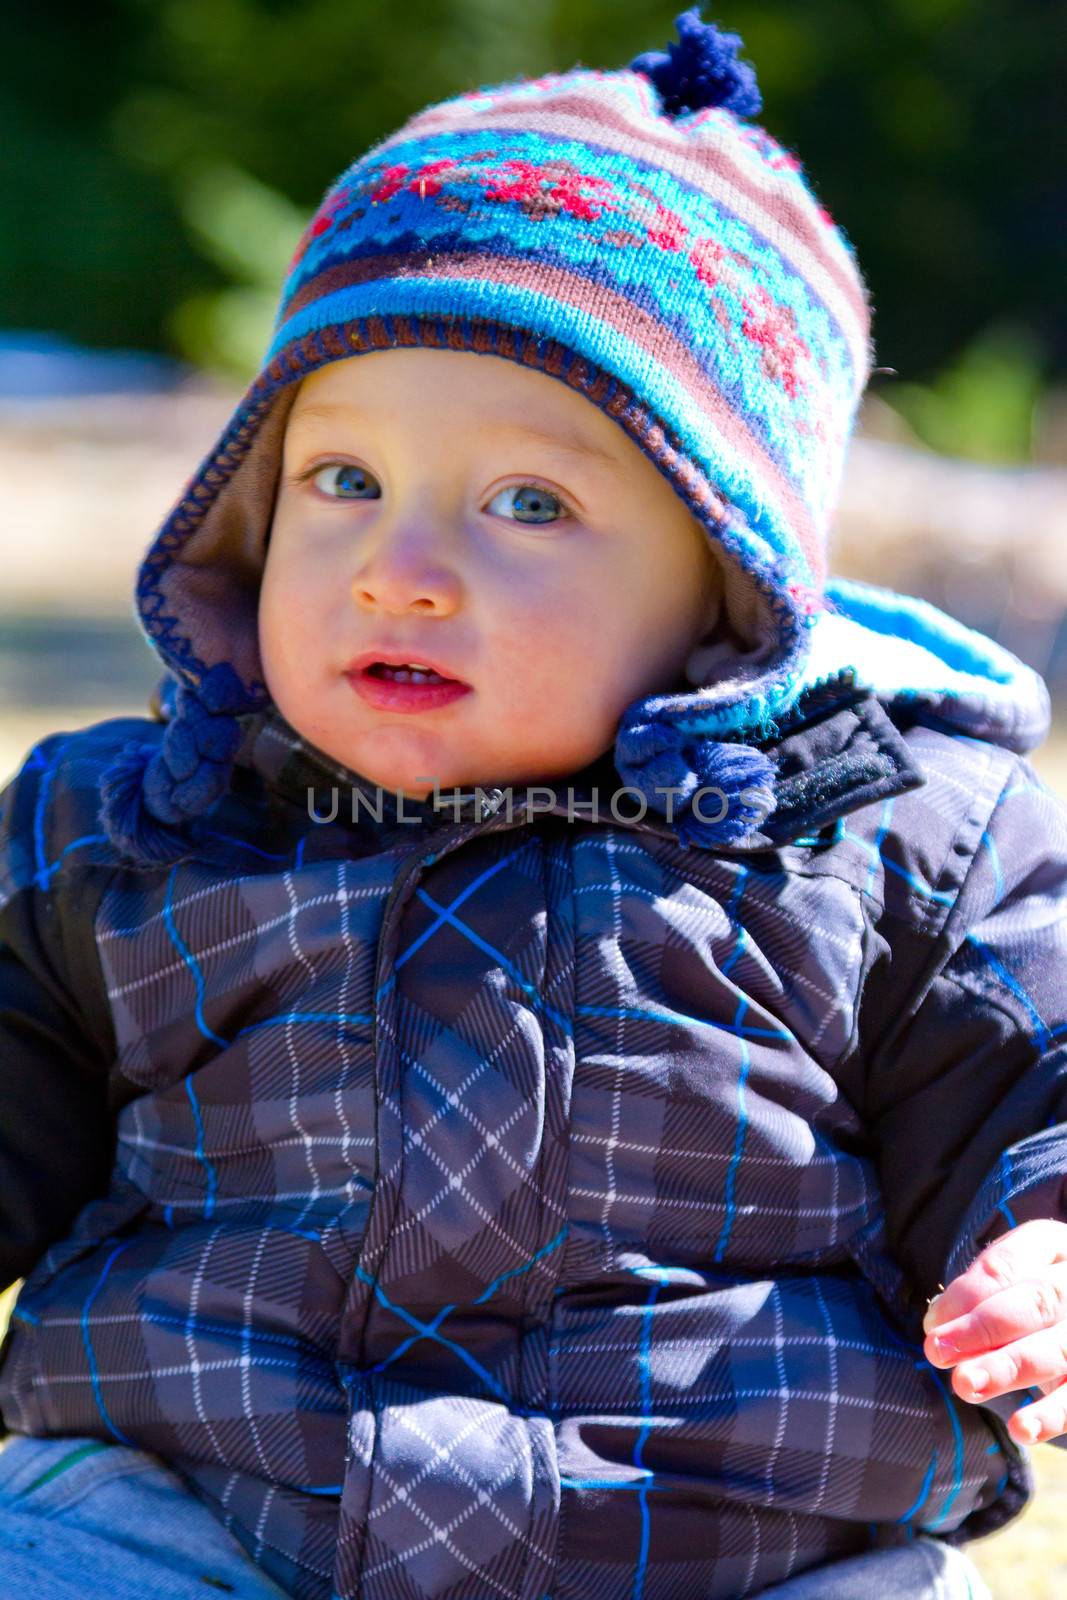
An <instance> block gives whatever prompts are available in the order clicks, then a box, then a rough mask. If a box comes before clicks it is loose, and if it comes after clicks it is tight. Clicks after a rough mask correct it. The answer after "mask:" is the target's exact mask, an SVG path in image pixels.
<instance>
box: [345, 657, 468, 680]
mask: <svg viewBox="0 0 1067 1600" xmlns="http://www.w3.org/2000/svg"><path fill="white" fill-rule="evenodd" d="M364 671H365V672H366V673H367V675H368V676H369V677H372V678H381V679H383V680H384V681H385V682H386V683H458V682H459V681H460V680H459V679H458V678H443V677H442V676H441V674H440V673H439V672H435V671H434V669H433V667H426V666H422V665H420V664H419V663H417V662H408V663H406V664H405V665H404V666H396V667H394V666H390V665H389V663H388V662H385V661H374V662H372V663H371V665H370V666H369V667H365V668H364Z"/></svg>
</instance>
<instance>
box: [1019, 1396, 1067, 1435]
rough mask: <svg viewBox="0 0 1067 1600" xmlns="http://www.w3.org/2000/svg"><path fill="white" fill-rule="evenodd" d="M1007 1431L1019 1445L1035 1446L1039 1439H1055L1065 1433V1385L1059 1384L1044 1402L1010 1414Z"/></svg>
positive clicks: (1035, 1402) (1066, 1413)
mask: <svg viewBox="0 0 1067 1600" xmlns="http://www.w3.org/2000/svg"><path fill="white" fill-rule="evenodd" d="M1008 1431H1009V1433H1010V1434H1011V1436H1012V1438H1013V1439H1015V1440H1016V1441H1017V1443H1019V1444H1036V1443H1037V1441H1038V1440H1039V1439H1056V1438H1058V1437H1059V1436H1060V1434H1061V1433H1067V1383H1061V1384H1060V1385H1059V1387H1058V1388H1056V1389H1053V1390H1052V1391H1051V1392H1050V1393H1049V1395H1048V1396H1047V1397H1046V1398H1045V1399H1044V1400H1034V1401H1033V1402H1032V1403H1031V1404H1030V1405H1028V1406H1020V1408H1019V1410H1018V1411H1014V1412H1012V1415H1011V1417H1010V1418H1009V1419H1008Z"/></svg>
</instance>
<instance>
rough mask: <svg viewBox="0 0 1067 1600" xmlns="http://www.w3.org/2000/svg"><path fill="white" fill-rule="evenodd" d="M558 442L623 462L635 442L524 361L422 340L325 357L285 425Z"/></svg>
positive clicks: (570, 450) (605, 459) (592, 407)
mask: <svg viewBox="0 0 1067 1600" xmlns="http://www.w3.org/2000/svg"><path fill="white" fill-rule="evenodd" d="M361 424H362V425H367V424H372V425H374V426H376V427H381V426H385V427H393V428H396V429H400V428H407V429H414V430H423V431H425V430H426V429H427V428H430V429H432V430H433V433H434V435H435V436H438V437H440V436H442V435H446V436H450V437H452V438H461V439H470V438H472V437H477V438H479V439H484V440H486V441H487V442H488V441H492V440H496V439H499V440H500V441H501V442H522V440H524V439H525V440H527V441H529V442H530V443H538V444H552V445H555V446H557V447H558V448H561V449H563V450H564V451H565V452H566V453H568V454H571V455H583V456H586V457H588V458H589V459H590V460H593V461H602V462H603V463H605V464H610V465H615V466H619V465H621V464H622V463H623V462H624V461H625V459H626V456H627V455H628V453H629V451H630V450H632V449H633V448H635V447H634V446H633V445H631V444H630V442H629V440H628V439H627V438H626V436H625V434H624V433H623V430H622V429H621V427H620V425H619V424H618V423H617V422H615V421H614V420H613V419H612V418H610V417H609V416H608V415H607V414H606V413H605V412H604V411H603V410H602V409H601V408H600V407H599V406H597V405H595V404H594V402H593V401H592V400H590V399H589V398H587V397H586V396H585V395H582V394H579V393H578V392H577V391H576V390H575V389H574V388H572V387H571V386H570V385H568V384H567V383H565V382H564V381H563V380H562V379H561V378H559V377H555V376H551V375H549V374H548V373H545V372H540V371H538V370H537V369H536V368H535V367H531V366H527V365H525V364H523V363H522V362H521V361H518V360H512V359H510V358H506V357H502V356H496V355H491V354H488V353H487V354H482V353H480V352H474V351H469V350H441V349H437V348H428V347H422V346H414V347H405V348H397V349H388V350H373V351H369V352H367V353H365V354H361V355H357V356H349V357H344V358H341V359H338V360H336V361H332V362H329V363H327V364H326V365H324V366H322V367H320V368H317V369H316V370H315V371H314V372H312V373H310V374H308V375H307V376H306V377H304V378H303V379H302V380H301V381H300V383H299V384H298V386H297V388H296V390H295V393H294V397H293V400H292V404H291V408H290V410H289V414H288V419H287V424H286V434H287V436H288V435H289V434H290V433H291V432H297V431H299V432H301V433H302V432H303V431H304V430H305V428H306V429H308V430H312V429H317V428H320V427H325V426H328V425H333V426H335V427H343V426H345V425H348V426H354V427H359V426H360V425H361Z"/></svg>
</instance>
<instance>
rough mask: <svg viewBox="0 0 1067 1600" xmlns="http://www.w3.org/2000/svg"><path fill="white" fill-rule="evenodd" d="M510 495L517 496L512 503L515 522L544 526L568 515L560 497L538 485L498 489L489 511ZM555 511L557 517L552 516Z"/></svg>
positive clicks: (518, 484) (511, 485) (518, 485)
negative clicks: (503, 497)
mask: <svg viewBox="0 0 1067 1600" xmlns="http://www.w3.org/2000/svg"><path fill="white" fill-rule="evenodd" d="M508 494H511V495H514V496H515V499H514V501H513V502H512V509H513V510H514V511H515V512H516V513H517V515H516V519H515V520H516V521H517V522H523V523H526V524H527V525H528V526H530V525H532V526H534V527H536V526H539V525H540V526H543V525H544V524H545V523H547V522H550V521H559V519H560V517H561V516H562V517H565V516H566V515H567V508H566V506H565V505H564V504H563V501H562V500H561V499H560V497H559V495H558V494H553V493H552V490H551V489H543V488H542V487H541V486H540V484H536V483H512V484H509V485H508V487H507V488H506V489H498V490H497V492H496V494H495V495H494V496H493V498H492V500H490V502H489V510H490V511H492V510H493V507H494V506H495V504H496V502H497V501H498V500H499V499H500V497H501V495H508ZM553 510H555V512H556V513H557V515H555V516H553V515H552V513H553ZM545 513H548V515H546V514H545ZM497 514H498V515H500V514H502V513H497ZM503 514H506V513H503Z"/></svg>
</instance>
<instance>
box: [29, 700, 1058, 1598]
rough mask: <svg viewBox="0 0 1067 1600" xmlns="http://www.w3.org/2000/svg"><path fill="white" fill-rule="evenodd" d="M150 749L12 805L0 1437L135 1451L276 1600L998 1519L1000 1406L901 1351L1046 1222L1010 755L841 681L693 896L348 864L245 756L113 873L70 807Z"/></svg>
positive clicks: (1049, 959)
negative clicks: (970, 1275) (937, 1295)
mask: <svg viewBox="0 0 1067 1600" xmlns="http://www.w3.org/2000/svg"><path fill="white" fill-rule="evenodd" d="M153 730H154V731H155V732H158V733H160V734H161V733H162V728H161V726H160V724H159V723H158V722H155V723H153V722H149V721H148V720H147V719H141V718H138V719H126V718H124V719H116V720H115V721H111V722H106V723H102V724H99V725H97V726H95V727H92V728H89V729H85V730H82V731H79V732H76V733H71V734H56V735H54V736H52V737H50V738H48V739H46V740H45V741H44V742H43V743H42V744H40V745H39V746H37V747H36V748H35V749H34V750H33V751H32V753H31V754H30V756H29V757H28V758H27V759H26V761H25V762H24V763H23V765H22V767H21V769H20V771H19V772H18V773H17V775H16V776H15V778H14V779H13V780H12V781H11V783H10V784H9V785H8V786H7V788H6V790H5V791H4V794H3V797H2V809H0V906H2V912H0V939H2V943H0V1072H2V1074H3V1090H2V1107H3V1118H2V1133H0V1268H2V1269H3V1276H4V1279H5V1280H6V1281H10V1280H11V1279H13V1278H14V1277H16V1276H18V1275H20V1274H26V1282H25V1284H24V1286H23V1288H22V1291H21V1294H20V1296H19V1300H18V1303H17V1306H16V1310H15V1313H14V1316H13V1319H12V1324H11V1329H10V1332H9V1335H8V1338H7V1341H6V1345H5V1351H4V1359H3V1365H2V1368H0V1406H2V1411H3V1417H4V1419H5V1422H6V1425H7V1427H8V1428H9V1429H12V1430H17V1431H22V1432H26V1433H30V1434H38V1435H51V1434H66V1433H69V1434H89V1435H96V1436H99V1437H100V1438H101V1439H114V1440H120V1441H126V1442H130V1443H133V1444H135V1445H137V1446H138V1447H141V1448H145V1449H148V1450H152V1451H155V1452H158V1453H159V1454H160V1455H161V1456H163V1457H165V1458H166V1459H167V1460H168V1461H169V1462H171V1463H172V1464H173V1466H174V1467H175V1468H176V1469H177V1470H178V1471H179V1472H180V1473H181V1474H182V1475H183V1477H184V1478H185V1480H186V1481H187V1482H188V1483H189V1485H190V1486H191V1487H192V1489H193V1490H194V1491H195V1492H196V1493H197V1494H199V1495H200V1496H202V1497H203V1498H204V1499H205V1500H206V1501H207V1502H208V1504H209V1505H210V1506H211V1507H212V1508H213V1509H214V1510H215V1512H216V1513H217V1515H218V1516H219V1517H220V1518H221V1519H223V1520H224V1522H225V1523H226V1525H227V1526H228V1527H229V1528H230V1529H231V1530H232V1531H233V1533H234V1535H235V1536H236V1537H237V1538H238V1539H239V1540H240V1541H241V1543H242V1544H243V1545H244V1546H245V1548H246V1549H247V1550H248V1551H249V1552H250V1554H251V1555H252V1556H253V1557H254V1559H255V1560H256V1561H257V1562H258V1563H260V1564H261V1566H262V1567H263V1568H264V1569H265V1570H266V1571H268V1572H269V1573H270V1574H271V1575H272V1576H273V1577H274V1578H275V1580H276V1581H277V1582H278V1583H279V1584H280V1585H281V1586H282V1588H283V1589H285V1590H286V1591H287V1592H288V1593H290V1594H292V1595H294V1596H298V1597H300V1600H328V1597H338V1600H355V1597H357V1596H358V1597H359V1600H429V1597H431V1596H432V1597H441V1600H444V1597H446V1596H447V1597H448V1600H505V1597H507V1600H579V1597H580V1600H623V1597H624V1596H625V1597H626V1600H633V1597H638V1600H668V1597H669V1600H680V1597H682V1596H690V1595H692V1596H696V1595H699V1596H701V1597H702V1600H717V1597H727V1596H731V1597H740V1596H748V1595H751V1594H755V1593H757V1592H758V1591H760V1590H762V1589H764V1588H766V1587H767V1586H769V1585H772V1584H774V1583H776V1582H779V1581H781V1580H782V1579H784V1578H786V1577H788V1576H790V1575H796V1574H797V1573H799V1572H801V1571H803V1570H805V1569H806V1568H810V1567H814V1566H817V1565H820V1564H822V1563H824V1562H826V1561H828V1560H831V1559H834V1558H836V1557H838V1556H844V1555H847V1554H852V1553H855V1552H857V1551H861V1550H864V1549H867V1548H869V1547H872V1546H876V1545H887V1544H894V1543H899V1542H902V1541H905V1540H907V1539H910V1538H913V1537H915V1534H916V1531H917V1530H925V1531H928V1532H932V1533H934V1534H936V1535H939V1536H942V1537H944V1538H947V1539H949V1540H952V1541H954V1542H961V1541H963V1540H966V1539H969V1538H972V1537H974V1536H975V1535H978V1534H983V1533H987V1532H989V1531H991V1530H993V1529H995V1528H997V1527H999V1526H1001V1525H1002V1524H1003V1523H1004V1522H1005V1521H1007V1520H1008V1519H1010V1518H1012V1517H1014V1516H1015V1515H1016V1514H1017V1513H1018V1512H1019V1510H1020V1509H1021V1508H1022V1506H1023V1505H1024V1504H1025V1501H1026V1499H1027V1497H1028V1495H1029V1494H1030V1493H1031V1492H1032V1488H1033V1480H1032V1476H1031V1474H1030V1469H1029V1463H1028V1457H1027V1454H1026V1452H1024V1451H1020V1450H1019V1449H1018V1448H1017V1447H1016V1446H1015V1445H1014V1443H1013V1442H1012V1441H1011V1439H1010V1437H1009V1436H1008V1434H1007V1431H1006V1428H1005V1419H1006V1418H1007V1417H1008V1416H1009V1415H1010V1414H1011V1412H1012V1411H1014V1410H1015V1409H1016V1408H1017V1406H1018V1405H1019V1404H1020V1403H1021V1402H1022V1400H1023V1399H1024V1398H1025V1397H1024V1396H1020V1395H1013V1396H1009V1397H1003V1398H1001V1399H1000V1400H993V1401H991V1402H990V1403H989V1404H988V1405H980V1406H974V1405H969V1404H966V1403H965V1402H962V1401H960V1400H958V1399H957V1398H956V1396H955V1395H954V1394H953V1393H952V1391H951V1388H950V1385H949V1382H948V1374H946V1373H942V1372H939V1371H937V1370H935V1369H934V1368H932V1367H931V1366H930V1365H929V1364H928V1363H927V1362H926V1361H925V1359H924V1358H923V1356H922V1350H921V1339H922V1334H921V1327H920V1320H921V1315H922V1311H923V1308H924V1304H925V1299H926V1297H927V1296H928V1295H930V1294H932V1293H933V1292H934V1290H935V1289H936V1287H937V1285H938V1283H939V1282H942V1283H944V1282H947V1281H948V1280H949V1278H950V1277H951V1276H953V1275H954V1274H955V1273H957V1272H958V1271H960V1270H962V1269H963V1267H964V1266H966V1264H967V1262H968V1261H969V1260H970V1259H971V1258H972V1256H973V1254H974V1253H975V1252H976V1251H977V1249H978V1248H979V1247H980V1246H981V1245H982V1244H983V1243H985V1242H986V1241H987V1240H988V1239H990V1238H992V1237H993V1236H994V1235H995V1234H997V1233H999V1232H1001V1231H1003V1230H1004V1229H1005V1228H1007V1227H1009V1226H1011V1225H1013V1223H1017V1222H1020V1221H1023V1220H1025V1219H1026V1218H1029V1217H1035V1216H1043V1215H1063V1214H1064V1208H1063V1197H1062V1194H1061V1183H1062V1177H1063V1174H1064V1173H1067V1123H1065V1121H1064V1119H1065V1118H1067V1089H1065V1083H1067V1070H1065V1068H1067V1007H1065V1004H1064V1002H1065V998H1067V978H1065V973H1067V948H1065V946H1067V938H1065V933H1064V906H1065V903H1067V825H1065V816H1064V811H1063V808H1062V807H1061V806H1060V804H1059V803H1058V802H1057V801H1056V800H1055V798H1054V797H1053V796H1052V795H1051V794H1050V793H1049V792H1048V790H1047V789H1046V788H1045V787H1044V786H1043V785H1042V783H1041V782H1040V781H1039V780H1038V778H1037V777H1036V775H1035V773H1034V771H1033V769H1032V767H1031V766H1030V765H1029V764H1028V762H1027V761H1026V759H1025V758H1024V757H1022V756H1020V755H1017V754H1014V753H1012V752H1011V751H1010V750H1008V749H1005V748H1002V747H1001V746H999V745H998V744H996V743H994V742H991V741H990V740H984V739H981V738H976V737H965V736H962V735H960V734H959V733H958V732H954V731H953V730H952V729H950V728H948V727H946V726H945V725H943V724H940V723H939V722H938V719H937V718H935V717H932V716H929V715H926V716H925V718H924V716H923V715H922V714H921V713H919V712H918V711H917V710H916V708H913V709H912V711H911V712H910V713H909V712H907V710H906V709H902V708H901V706H900V705H899V704H897V703H895V702H894V703H892V704H890V703H888V702H887V703H883V701H880V700H879V699H878V698H876V697H874V696H873V695H871V694H869V693H867V694H865V693H862V692H857V691H855V690H854V689H852V688H851V687H850V682H849V679H848V677H847V676H845V677H842V678H839V679H837V680H835V681H832V682H830V683H828V684H824V685H822V686H819V687H817V688H815V689H811V690H808V691H806V692H805V694H804V696H803V698H802V699H801V701H800V702H799V704H798V705H797V707H796V708H795V709H794V711H793V713H791V714H790V716H789V717H788V718H787V719H786V721H785V723H784V724H783V725H782V727H781V729H780V738H779V739H778V740H777V741H776V743H775V745H774V746H773V747H772V748H773V749H774V753H775V758H776V761H777V765H778V808H777V810H776V811H775V812H774V813H772V815H771V817H770V818H769V820H768V825H767V826H768V832H767V833H765V834H762V835H756V836H751V837H750V838H749V839H748V840H746V841H745V842H744V844H743V845H737V846H736V847H734V848H731V849H722V850H717V851H706V850H699V849H684V848H682V847H681V846H680V845H679V844H678V843H677V842H676V841H675V840H674V838H673V836H672V835H671V833H670V831H669V829H667V827H666V825H665V824H663V823H662V821H661V820H660V819H655V820H653V819H651V818H647V819H645V820H640V821H633V822H627V821H624V820H617V819H615V818H610V819H609V820H607V821H605V820H599V821H598V820H595V819H594V818H593V817H592V816H591V815H589V816H583V815H582V814H580V813H579V814H577V815H572V816H571V817H568V816H566V815H565V814H563V813H562V811H561V808H560V807H557V808H556V809H555V810H553V811H544V812H538V811H537V810H536V806H535V804H533V803H531V804H530V805H528V806H524V805H522V804H521V803H520V804H519V805H518V806H517V807H514V808H513V810H512V812H511V814H508V811H507V809H506V808H502V807H501V806H500V803H499V802H500V801H501V799H502V796H501V794H500V793H499V792H490V795H489V800H488V805H487V806H484V807H483V806H481V805H480V804H479V801H478V798H477V797H475V798H474V800H473V802H471V801H468V802H466V803H465V804H464V805H463V806H461V807H460V809H459V811H458V812H453V811H449V810H437V809H435V808H434V807H433V804H432V802H427V803H425V804H424V805H423V806H411V805H410V803H407V804H406V805H405V808H404V814H403V815H397V813H396V811H395V809H390V808H389V807H388V805H387V806H386V809H385V811H384V813H383V815H382V817H381V819H380V820H378V819H377V818H375V817H374V816H373V815H372V814H371V811H370V808H369V807H367V806H364V805H362V804H357V801H356V796H355V795H353V793H352V788H351V779H352V774H351V773H348V772H347V771H346V769H343V768H334V767H333V766H332V764H331V763H330V762H329V761H327V760H326V759H325V758H323V757H322V756H321V754H320V753H319V752H317V751H314V750H311V749H309V748H308V747H306V746H304V745H302V744H301V741H300V740H299V738H298V737H297V736H296V734H295V733H294V732H293V730H292V729H291V728H289V727H288V725H287V724H286V723H284V722H283V721H282V719H281V718H280V717H279V716H278V714H277V713H276V712H273V711H269V712H267V713H260V714H257V715H255V716H251V717H249V718H248V719H247V723H246V736H245V742H244V745H243V747H242V753H241V758H240V763H239V766H238V768H237V769H236V780H235V782H234V784H233V787H232V790H231V792H230V793H229V794H228V795H227V796H226V797H225V799H224V801H223V802H222V803H221V804H220V806H219V807H218V808H217V810H216V811H215V812H214V813H213V814H212V817H211V819H210V821H211V831H210V833H209V834H208V836H207V839H206V841H205V842H204V843H203V844H202V845H200V846H198V847H197V848H196V849H195V850H191V852H190V854H189V855H188V856H187V857H185V858H183V859H182V860H180V861H178V862H177V863H176V864H174V865H171V866H168V867H157V868H153V869H144V868H142V869H132V868H127V867H125V866H123V865H122V864H121V863H119V862H118V861H117V860H116V859H115V858H113V857H112V856H110V855H109V853H108V849H107V846H106V841H105V839H104V838H103V836H102V835H101V833H100V830H99V826H98V824H97V823H96V820H95V818H96V806H97V804H98V793H97V788H96V785H97V782H98V778H99V773H100V771H101V769H102V768H103V767H104V766H105V765H106V764H107V762H108V761H109V760H110V759H111V757H112V755H113V753H114V751H115V750H116V748H118V746H119V745H120V744H121V743H122V742H124V741H125V740H126V739H128V738H129V737H131V736H132V735H135V734H136V735H139V736H142V737H152V736H153ZM594 775H595V769H591V770H588V771H587V773H586V774H585V777H586V778H591V777H592V776H594ZM334 786H338V787H337V788H336V789H335V787H334ZM357 788H358V785H357ZM309 790H310V791H311V794H310V796H309ZM583 792H586V791H583V789H582V787H581V785H579V786H578V789H577V791H576V800H577V803H578V805H580V803H581V799H582V795H583ZM588 792H591V791H588ZM602 792H603V791H602ZM608 792H611V790H610V788H609V791H608ZM368 793H369V791H368ZM335 795H336V797H337V800H338V805H337V814H336V815H334V816H333V819H332V820H315V819H314V818H313V817H312V815H311V811H312V810H313V811H314V813H315V817H317V818H329V817H330V814H331V807H332V804H333V798H334V796H335ZM350 801H351V804H350ZM482 810H484V811H485V812H486V814H484V815H482V814H480V812H481V811H482ZM353 811H354V812H355V816H354V817H353ZM412 818H414V820H411V819H412ZM1035 1392H1036V1391H1035Z"/></svg>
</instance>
